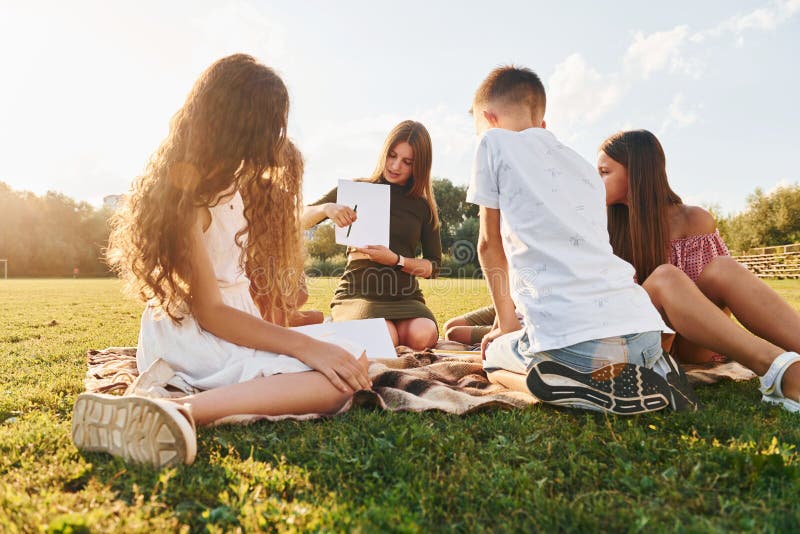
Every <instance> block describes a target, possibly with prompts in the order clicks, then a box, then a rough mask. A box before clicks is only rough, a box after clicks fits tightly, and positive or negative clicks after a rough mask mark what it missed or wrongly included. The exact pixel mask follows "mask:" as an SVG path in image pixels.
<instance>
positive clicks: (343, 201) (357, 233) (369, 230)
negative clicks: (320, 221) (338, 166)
mask: <svg viewBox="0 0 800 534" xmlns="http://www.w3.org/2000/svg"><path fill="white" fill-rule="evenodd" d="M391 198H392V194H391V189H390V187H389V186H388V185H384V184H373V183H370V182H354V181H352V180H339V187H338V191H337V194H336V203H337V204H339V205H341V206H349V207H351V208H353V209H354V210H355V211H356V215H357V217H356V222H354V223H353V224H351V225H350V226H345V227H344V228H339V227H338V226H337V227H336V242H337V243H338V244H340V245H348V246H351V247H365V246H368V245H383V246H384V247H387V248H388V247H389V208H390V204H391Z"/></svg>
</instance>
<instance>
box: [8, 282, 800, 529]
mask: <svg viewBox="0 0 800 534" xmlns="http://www.w3.org/2000/svg"><path fill="white" fill-rule="evenodd" d="M334 285H335V280H331V279H315V280H312V284H311V304H312V305H313V306H315V307H317V308H321V309H325V310H327V302H328V300H329V298H330V295H331V294H332V291H333V288H334ZM773 287H775V288H776V289H777V290H778V291H780V292H781V294H782V295H784V296H785V297H786V298H788V299H789V300H790V301H791V302H792V304H793V305H794V306H795V307H800V283H797V282H775V283H773ZM423 289H424V291H425V292H426V295H427V296H428V297H429V298H428V302H429V304H430V306H431V308H432V309H433V310H434V311H435V312H436V314H437V318H438V319H439V321H440V324H441V322H443V321H444V320H445V319H446V318H447V317H449V316H452V315H455V314H459V313H462V312H465V311H467V310H469V309H472V308H475V307H478V306H481V305H484V304H485V303H486V302H487V300H488V299H487V296H486V291H485V289H484V287H483V284H482V282H476V281H459V280H440V281H433V282H428V281H424V282H423ZM0 303H1V304H2V306H0V531H4V532H14V531H16V530H19V531H40V530H47V529H48V528H49V529H51V531H56V532H80V531H81V528H80V527H81V526H83V527H84V530H86V529H87V528H90V529H91V530H92V531H134V532H135V531H149V532H162V531H176V530H185V531H206V530H207V531H211V532H228V531H235V530H237V529H241V530H244V531H255V530H275V531H305V530H315V531H318V530H323V531H352V530H355V531H363V532H377V531H401V532H418V531H444V530H448V531H449V530H456V531H465V532H476V531H486V530H491V531H516V532H527V531H553V530H570V531H575V530H593V531H594V530H604V531H606V530H607V531H626V532H627V531H646V532H651V531H691V532H698V531H699V532H704V531H719V530H733V531H743V530H748V531H751V530H755V531H766V532H798V531H800V456H799V455H798V451H797V449H796V447H797V445H798V443H799V442H800V415H791V414H788V413H786V412H784V411H782V410H780V409H779V408H776V407H768V406H766V405H764V404H762V403H761V402H759V395H758V392H757V388H756V385H757V384H756V382H755V381H752V382H749V383H743V384H742V383H739V384H722V385H719V386H711V387H704V388H701V389H699V390H698V393H699V396H700V399H701V401H702V402H703V404H704V408H703V410H702V411H701V412H699V413H693V414H685V413H680V414H675V413H667V412H664V413H656V414H650V415H645V416H639V417H633V418H623V417H606V416H603V415H596V414H590V413H581V412H574V411H566V410H559V409H553V408H550V407H546V406H536V407H531V408H529V409H524V410H517V411H499V410H495V411H489V412H484V413H481V414H476V415H470V416H467V417H458V416H452V415H445V414H441V413H425V414H403V413H383V412H377V411H368V410H355V411H353V412H351V413H349V414H346V415H344V416H342V417H339V418H337V419H332V420H324V421H315V422H302V423H298V422H282V423H258V424H254V425H252V426H248V427H235V426H226V427H220V428H215V429H203V430H200V432H199V436H198V441H199V442H198V448H199V454H198V457H197V461H196V462H195V464H194V465H193V466H191V467H180V468H172V469H168V470H164V471H162V472H156V471H153V470H152V469H149V468H144V467H137V466H133V465H126V464H125V463H123V462H121V461H119V460H116V459H112V458H110V457H108V456H105V455H100V454H82V453H80V452H78V451H77V450H76V449H75V448H74V447H73V445H72V443H71V441H70V437H69V429H70V417H71V410H72V404H73V402H74V400H75V397H76V395H77V394H78V393H80V392H81V391H82V389H83V376H84V373H85V362H84V354H85V352H86V351H87V349H90V348H103V347H106V346H110V345H134V344H135V343H136V338H137V330H138V323H139V314H140V311H141V305H140V304H139V303H137V302H134V301H130V300H126V299H123V298H121V297H120V284H119V283H118V282H117V281H116V280H6V281H4V280H0ZM70 529H73V530H70Z"/></svg>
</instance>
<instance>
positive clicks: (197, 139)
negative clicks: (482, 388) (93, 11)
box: [72, 54, 371, 466]
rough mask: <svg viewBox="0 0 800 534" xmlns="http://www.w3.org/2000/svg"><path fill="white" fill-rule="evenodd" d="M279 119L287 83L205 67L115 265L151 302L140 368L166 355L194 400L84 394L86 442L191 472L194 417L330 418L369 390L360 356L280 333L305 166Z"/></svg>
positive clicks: (145, 187) (291, 301) (153, 169)
mask: <svg viewBox="0 0 800 534" xmlns="http://www.w3.org/2000/svg"><path fill="white" fill-rule="evenodd" d="M288 112H289V96H288V91H287V89H286V86H285V85H284V83H283V81H282V80H281V78H280V77H279V76H278V75H277V74H276V73H275V72H274V71H273V70H272V69H270V68H268V67H266V66H264V65H262V64H261V63H259V62H257V61H256V60H255V59H254V58H252V57H251V56H248V55H244V54H236V55H232V56H229V57H225V58H223V59H220V60H219V61H217V62H215V63H214V64H212V65H211V66H210V67H209V68H208V69H207V70H206V71H205V72H204V73H203V74H202V75H201V76H200V78H199V79H198V81H197V82H196V83H195V85H194V87H193V89H192V90H191V92H190V93H189V96H188V97H187V99H186V102H185V103H184V105H183V107H182V108H181V109H180V110H178V112H177V113H176V114H175V115H174V116H173V118H172V121H171V122H170V131H169V135H168V136H167V138H166V139H165V140H164V141H163V142H162V144H161V146H160V147H159V148H158V150H157V151H156V152H155V154H154V155H153V156H152V158H151V160H150V162H149V164H148V166H147V168H146V170H145V172H144V174H143V175H142V176H140V177H139V178H138V179H137V180H136V181H135V182H134V184H133V186H132V189H131V191H130V193H129V194H128V195H127V198H126V202H125V205H124V207H123V208H122V209H121V210H120V211H119V212H117V213H116V215H115V216H114V218H113V221H112V233H111V238H110V242H109V248H108V261H109V263H110V265H111V266H112V267H113V268H114V269H115V270H116V271H117V272H118V274H119V276H120V277H121V278H122V279H123V280H124V281H125V282H126V286H127V288H128V289H129V290H130V291H131V292H132V293H133V294H135V295H137V296H138V297H140V298H141V299H142V300H144V301H146V302H147V305H146V308H145V310H144V313H143V315H142V321H141V330H140V335H139V343H138V349H137V365H138V368H139V371H140V372H143V371H145V370H146V369H148V368H149V367H150V366H151V365H153V364H154V363H155V362H158V360H159V359H163V360H165V361H166V363H167V364H168V365H169V367H170V368H171V369H172V370H174V376H173V377H172V379H171V380H170V381H169V384H170V385H172V386H176V387H178V388H179V389H181V390H182V391H184V392H186V393H187V396H184V397H181V398H178V399H174V400H166V399H153V398H146V397H141V396H137V395H135V394H134V395H132V396H125V397H114V396H109V395H97V394H89V393H86V394H82V395H80V396H79V397H78V399H77V401H76V403H75V408H74V414H73V429H72V437H73V440H74V442H75V444H76V445H77V446H78V447H79V448H81V449H84V450H89V451H104V452H108V453H111V454H113V455H116V456H121V457H123V458H125V459H128V460H133V461H140V462H146V463H151V464H154V465H156V466H162V465H166V464H175V463H186V464H189V463H191V462H192V461H193V459H194V456H195V452H196V438H195V431H194V425H195V424H200V425H202V424H207V423H212V422H214V421H216V420H219V419H221V418H224V417H228V416H233V415H239V414H259V415H284V414H306V413H335V412H337V411H338V410H339V409H340V408H341V407H342V406H343V405H344V404H345V403H346V401H347V400H348V399H349V398H350V396H351V395H352V394H353V392H354V391H356V390H359V389H366V388H369V387H370V386H371V384H370V380H369V376H368V374H367V362H366V359H365V357H364V355H363V353H362V352H360V351H357V350H356V349H355V347H353V346H352V345H350V344H348V343H347V342H342V343H341V344H340V345H341V346H340V345H336V344H331V343H325V342H322V341H318V340H315V339H312V338H310V337H308V336H305V335H303V334H300V333H298V332H296V331H293V330H290V329H288V328H285V326H283V325H285V324H286V323H288V322H289V318H290V317H292V315H293V313H294V312H295V311H296V309H297V308H298V307H299V305H301V303H302V300H303V298H302V297H303V295H304V285H303V255H302V241H301V232H300V221H299V215H300V210H301V208H302V199H301V193H300V191H301V179H302V172H303V161H302V157H301V155H300V153H299V152H298V150H297V149H296V148H295V147H294V146H293V145H292V143H291V142H290V141H288V139H287V137H286V127H287V120H288ZM265 318H266V319H268V320H265ZM275 323H282V324H283V325H282V324H275ZM345 347H346V348H345ZM357 355H360V356H361V357H360V358H358V357H357Z"/></svg>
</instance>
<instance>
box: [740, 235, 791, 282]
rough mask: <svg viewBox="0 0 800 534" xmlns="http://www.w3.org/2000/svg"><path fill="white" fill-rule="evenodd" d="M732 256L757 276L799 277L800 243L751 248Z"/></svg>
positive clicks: (774, 277) (775, 277) (773, 277)
mask: <svg viewBox="0 0 800 534" xmlns="http://www.w3.org/2000/svg"><path fill="white" fill-rule="evenodd" d="M733 258H734V259H735V260H736V261H738V262H739V263H741V264H742V265H744V266H745V267H747V268H748V269H749V270H750V271H751V272H753V273H754V274H755V275H756V276H758V277H759V278H772V279H800V244H792V245H781V246H778V247H764V248H760V249H753V250H749V251H748V252H747V253H745V254H742V255H739V256H733Z"/></svg>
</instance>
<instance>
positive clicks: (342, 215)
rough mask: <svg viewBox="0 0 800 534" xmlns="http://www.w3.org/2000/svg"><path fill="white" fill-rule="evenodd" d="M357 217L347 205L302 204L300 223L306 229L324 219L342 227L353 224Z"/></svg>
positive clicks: (331, 203)
mask: <svg viewBox="0 0 800 534" xmlns="http://www.w3.org/2000/svg"><path fill="white" fill-rule="evenodd" d="M357 218H358V214H357V213H356V212H355V211H354V210H353V208H351V207H349V206H342V205H341V204H334V203H333V202H327V203H325V204H318V205H314V206H304V207H303V214H302V215H301V216H300V224H301V225H302V226H303V228H304V229H306V230H308V229H309V228H311V227H312V226H316V225H317V224H319V223H320V222H321V221H324V220H325V219H330V220H332V221H333V222H334V223H335V224H336V225H337V226H339V227H340V228H343V227H345V226H347V225H349V224H353V223H354V222H355V221H356V219H357Z"/></svg>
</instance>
